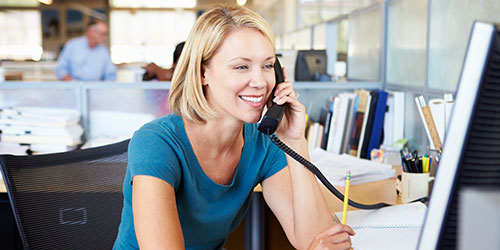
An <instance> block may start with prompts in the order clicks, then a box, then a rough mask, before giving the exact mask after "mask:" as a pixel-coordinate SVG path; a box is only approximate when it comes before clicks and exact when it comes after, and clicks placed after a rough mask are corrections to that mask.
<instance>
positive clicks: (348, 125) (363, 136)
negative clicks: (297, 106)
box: [307, 90, 404, 159]
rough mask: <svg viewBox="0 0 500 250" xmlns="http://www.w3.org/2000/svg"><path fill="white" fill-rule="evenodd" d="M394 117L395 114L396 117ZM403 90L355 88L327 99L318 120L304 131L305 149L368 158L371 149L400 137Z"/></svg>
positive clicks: (401, 135) (390, 142) (402, 119)
mask: <svg viewBox="0 0 500 250" xmlns="http://www.w3.org/2000/svg"><path fill="white" fill-rule="evenodd" d="M396 116H397V117H396ZM402 116H404V93H402V92H386V91H384V90H372V91H368V90H355V91H354V93H347V92H346V93H340V94H339V95H337V96H334V97H332V98H331V99H330V101H329V104H328V109H325V110H323V115H321V117H320V118H319V121H312V122H311V123H310V124H309V127H308V131H307V139H308V142H309V150H310V151H312V150H313V149H314V148H316V147H320V148H322V149H324V150H326V151H328V152H331V153H334V154H345V153H347V154H351V155H353V156H356V157H358V158H366V159H368V158H369V157H370V152H371V150H372V149H377V148H379V147H380V145H381V144H382V143H383V142H385V143H388V144H389V145H390V144H392V143H393V142H394V141H395V140H398V139H401V138H402V137H403V126H404V123H403V122H404V117H402Z"/></svg>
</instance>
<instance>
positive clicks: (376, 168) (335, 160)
mask: <svg viewBox="0 0 500 250" xmlns="http://www.w3.org/2000/svg"><path fill="white" fill-rule="evenodd" d="M311 162H312V163H313V164H314V165H315V166H316V167H317V168H318V169H319V170H320V171H321V172H322V173H323V175H324V176H325V177H326V178H327V179H328V181H330V182H331V183H332V184H333V185H335V186H344V185H345V178H346V172H347V170H351V185H357V184H361V183H366V182H372V181H378V180H384V179H389V178H393V177H394V176H395V173H396V171H395V170H394V169H392V166H391V165H388V164H383V163H379V162H374V161H370V160H366V159H360V158H356V157H355V156H352V155H348V154H342V155H337V154H334V153H330V152H327V151H325V150H324V149H321V148H315V149H314V150H313V151H312V152H311Z"/></svg>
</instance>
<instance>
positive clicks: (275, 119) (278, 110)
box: [258, 57, 285, 135]
mask: <svg viewBox="0 0 500 250" xmlns="http://www.w3.org/2000/svg"><path fill="white" fill-rule="evenodd" d="M274 77H275V78H276V84H275V85H274V88H273V91H272V94H271V98H274V92H275V91H276V87H277V86H278V84H280V83H282V82H284V81H285V76H284V75H283V70H282V68H281V64H280V62H279V61H278V58H277V57H276V62H274ZM284 113H285V104H281V105H279V104H276V103H274V102H273V105H271V107H269V108H268V109H267V111H266V114H264V116H263V117H262V120H261V121H260V125H259V127H258V129H259V131H260V132H262V133H264V134H266V135H271V134H273V133H274V132H275V131H276V129H277V128H278V125H279V123H280V121H281V118H283V114H284Z"/></svg>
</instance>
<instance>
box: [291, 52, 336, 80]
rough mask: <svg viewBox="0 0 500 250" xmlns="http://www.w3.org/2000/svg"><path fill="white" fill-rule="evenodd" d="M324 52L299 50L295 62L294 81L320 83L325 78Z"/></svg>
mask: <svg viewBox="0 0 500 250" xmlns="http://www.w3.org/2000/svg"><path fill="white" fill-rule="evenodd" d="M327 77H328V76H327V74H326V50H299V51H298V52H297V60H296V61H295V81H320V80H322V79H324V78H327Z"/></svg>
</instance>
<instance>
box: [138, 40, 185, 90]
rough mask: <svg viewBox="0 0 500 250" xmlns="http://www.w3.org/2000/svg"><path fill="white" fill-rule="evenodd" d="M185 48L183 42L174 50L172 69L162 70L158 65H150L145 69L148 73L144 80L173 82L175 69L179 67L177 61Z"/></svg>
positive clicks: (145, 74)
mask: <svg viewBox="0 0 500 250" xmlns="http://www.w3.org/2000/svg"><path fill="white" fill-rule="evenodd" d="M183 47H184V42H181V43H179V44H177V45H176V46H175V50H174V61H173V63H172V67H171V68H170V69H165V68H162V67H160V66H158V65H156V63H150V64H148V65H146V66H145V67H144V70H146V72H145V73H144V75H143V77H142V80H144V81H150V80H153V79H156V80H158V81H170V80H172V76H173V75H174V69H175V66H176V65H177V61H178V60H179V57H180V56H181V52H182V48H183Z"/></svg>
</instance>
